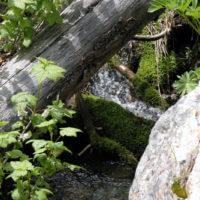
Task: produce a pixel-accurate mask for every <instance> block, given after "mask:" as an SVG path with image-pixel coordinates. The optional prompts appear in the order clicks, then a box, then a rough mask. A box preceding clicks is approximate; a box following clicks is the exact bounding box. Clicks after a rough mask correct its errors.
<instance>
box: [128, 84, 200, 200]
mask: <svg viewBox="0 0 200 200" xmlns="http://www.w3.org/2000/svg"><path fill="white" fill-rule="evenodd" d="M199 140H200V85H199V86H198V87H197V88H196V89H195V90H194V91H192V92H191V93H189V94H188V95H186V96H184V97H182V98H181V99H180V100H179V101H178V102H177V103H176V104H175V105H174V106H172V107H171V108H169V109H168V110H167V111H166V112H165V113H164V114H163V115H162V116H161V117H160V119H159V120H158V121H157V123H156V124H155V126H154V128H153V129H152V132H151V135H150V138H149V144H148V146H147V148H146V150H145V152H144V154H143V156H142V158H141V160H140V162H139V165H138V167H137V170H136V174H135V178H134V180H133V184H132V186H131V188H130V192H129V200H178V199H182V198H180V197H178V196H181V195H182V194H181V192H183V193H184V190H186V192H187V196H188V197H187V199H188V200H200V153H199V150H200V144H199ZM175 183H176V186H177V187H174V186H175ZM172 185H173V191H174V192H172ZM175 193H177V195H178V196H177V195H176V194H175ZM183 196H185V195H183ZM185 198H186V197H185Z"/></svg>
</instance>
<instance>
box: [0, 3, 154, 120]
mask: <svg viewBox="0 0 200 200" xmlns="http://www.w3.org/2000/svg"><path fill="white" fill-rule="evenodd" d="M149 2H150V0H126V1H121V0H77V1H75V2H73V3H72V4H71V5H70V6H69V7H67V8H66V9H65V10H64V11H63V13H62V16H63V18H64V20H63V21H64V23H63V24H61V25H58V24H57V25H54V26H52V27H48V28H47V29H45V30H44V31H43V32H42V33H40V34H39V35H38V36H37V38H36V39H35V40H34V42H33V44H32V45H31V47H30V48H28V49H23V50H22V51H21V52H19V53H18V54H17V55H15V56H14V57H13V58H12V59H11V60H10V61H9V62H7V63H6V64H5V65H4V66H3V69H1V71H0V121H3V120H6V121H13V120H14V118H15V114H14V113H13V106H12V104H11V102H10V97H11V96H12V95H14V94H16V93H18V92H20V91H27V92H29V93H31V94H36V91H37V87H38V84H37V81H36V79H35V77H33V76H32V75H29V72H30V70H31V65H32V63H35V62H36V59H35V56H37V57H43V58H46V59H48V60H52V61H54V62H55V64H56V65H59V66H61V67H64V68H65V69H67V72H66V73H65V78H64V79H60V80H59V81H58V82H57V83H56V84H54V83H53V82H52V81H49V80H46V81H45V83H44V85H43V87H42V89H41V95H40V99H39V106H40V107H41V106H45V105H46V104H47V103H48V101H49V100H50V99H52V98H53V97H54V96H55V95H56V94H58V93H59V94H60V97H61V98H62V99H64V98H66V97H70V96H71V95H72V94H73V93H74V92H76V91H77V90H79V88H80V87H82V86H83V85H84V84H85V83H86V82H87V81H88V80H89V79H90V77H91V76H92V75H93V74H94V73H95V72H96V71H97V70H98V69H99V68H100V67H101V66H102V65H103V64H104V63H105V62H106V61H107V60H108V59H109V58H110V57H111V56H113V55H114V54H115V53H116V52H117V51H118V50H119V49H120V48H121V47H122V46H123V45H124V44H125V43H126V42H127V41H128V40H129V39H130V38H131V37H133V35H135V34H136V33H138V32H139V31H140V30H141V29H142V28H143V27H144V26H145V25H146V24H147V23H148V22H149V21H150V20H152V19H153V18H155V17H156V16H157V15H158V13H154V14H149V13H147V9H148V7H149Z"/></svg>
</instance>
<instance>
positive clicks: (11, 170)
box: [0, 58, 81, 200]
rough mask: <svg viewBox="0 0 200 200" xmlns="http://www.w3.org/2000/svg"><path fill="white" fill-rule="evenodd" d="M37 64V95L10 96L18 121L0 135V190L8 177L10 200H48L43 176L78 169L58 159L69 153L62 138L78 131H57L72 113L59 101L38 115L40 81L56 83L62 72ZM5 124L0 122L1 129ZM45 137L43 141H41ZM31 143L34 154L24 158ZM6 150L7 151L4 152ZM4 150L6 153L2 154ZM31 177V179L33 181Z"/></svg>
mask: <svg viewBox="0 0 200 200" xmlns="http://www.w3.org/2000/svg"><path fill="white" fill-rule="evenodd" d="M37 59H38V60H39V61H40V64H34V65H33V68H32V71H31V74H34V75H35V76H36V78H37V80H38V83H39V87H38V92H37V96H34V95H31V94H28V93H26V92H20V93H18V94H16V95H14V96H12V98H11V101H12V102H13V104H14V105H15V106H16V108H15V111H16V112H17V113H18V116H19V119H20V120H19V121H17V122H16V123H14V124H13V125H12V130H11V131H9V132H4V133H0V151H1V153H2V155H1V157H0V188H1V186H2V184H4V181H5V178H6V179H8V178H11V179H12V180H13V182H14V189H13V190H12V191H11V197H12V199H13V200H28V199H37V200H47V199H48V198H47V195H48V194H53V193H52V192H51V190H50V187H49V185H48V183H47V182H46V181H45V176H46V175H52V174H53V173H55V172H56V171H58V170H61V169H63V168H64V166H67V167H69V168H70V169H72V170H73V169H75V168H80V167H78V166H75V165H72V164H69V163H66V162H64V163H63V162H62V161H61V160H60V159H59V158H58V156H59V155H60V154H61V153H62V152H64V151H66V152H68V153H70V154H71V153H72V152H71V151H70V150H69V149H68V148H67V147H66V146H65V145H64V143H63V141H62V139H61V138H63V137H66V136H70V137H76V136H77V132H81V130H79V129H76V128H73V127H63V128H60V129H58V124H65V123H66V120H65V118H66V117H68V118H72V115H73V114H74V113H75V112H74V111H72V110H69V109H66V108H64V103H62V101H60V100H56V101H53V103H52V105H49V106H47V108H46V109H45V110H44V112H43V113H41V114H40V113H38V112H37V102H38V99H39V93H40V89H41V87H42V84H43V81H44V80H45V79H46V78H49V79H51V80H53V81H55V82H56V81H57V80H58V78H61V77H63V74H62V73H63V72H65V69H63V68H61V67H59V66H57V65H54V63H53V62H51V61H47V60H46V59H44V58H37ZM6 123H7V122H0V126H3V125H5V124H6ZM44 136H45V139H44ZM27 144H32V147H33V154H32V155H27V154H26V153H25V152H24V149H23V147H25V146H26V145H27ZM8 147H9V149H7V148H8ZM6 149H7V151H5V150H6ZM33 177H34V179H33Z"/></svg>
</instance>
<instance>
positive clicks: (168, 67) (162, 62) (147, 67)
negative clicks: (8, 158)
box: [137, 42, 179, 92]
mask: <svg viewBox="0 0 200 200" xmlns="http://www.w3.org/2000/svg"><path fill="white" fill-rule="evenodd" d="M141 52H143V53H142V57H141V61H140V66H139V69H138V71H137V75H138V76H140V77H141V78H142V79H144V80H146V81H147V82H149V83H150V84H151V86H152V87H153V88H155V89H157V69H156V68H157V67H156V58H155V50H154V45H153V43H152V42H145V43H143V44H142V46H141ZM178 69H179V66H178V64H177V62H176V55H175V53H174V52H173V51H171V52H170V53H169V55H168V56H167V57H166V58H165V57H164V56H163V55H160V57H159V79H160V87H161V89H162V91H163V92H166V90H168V89H169V88H170V87H171V84H172V82H173V81H174V78H175V77H176V74H177V71H178Z"/></svg>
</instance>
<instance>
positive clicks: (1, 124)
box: [0, 121, 8, 127]
mask: <svg viewBox="0 0 200 200" xmlns="http://www.w3.org/2000/svg"><path fill="white" fill-rule="evenodd" d="M7 123H8V122H6V121H2V122H0V127H1V126H4V125H6V124H7Z"/></svg>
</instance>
